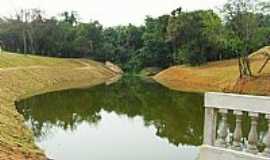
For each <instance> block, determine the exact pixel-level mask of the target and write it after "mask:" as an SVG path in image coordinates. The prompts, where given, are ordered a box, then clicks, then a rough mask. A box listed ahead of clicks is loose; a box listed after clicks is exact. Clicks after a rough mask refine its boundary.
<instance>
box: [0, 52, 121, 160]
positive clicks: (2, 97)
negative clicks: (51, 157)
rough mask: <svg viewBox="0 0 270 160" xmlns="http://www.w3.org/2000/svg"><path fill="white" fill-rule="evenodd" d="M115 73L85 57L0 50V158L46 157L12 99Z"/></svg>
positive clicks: (98, 80) (104, 78)
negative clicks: (41, 55)
mask: <svg viewBox="0 0 270 160" xmlns="http://www.w3.org/2000/svg"><path fill="white" fill-rule="evenodd" d="M115 75H116V74H115V73H114V72H112V71H111V70H109V69H108V68H106V67H105V66H104V65H103V64H101V63H98V62H95V61H91V60H86V59H61V58H47V57H38V56H30V55H19V54H13V53H1V54H0V159H5V160H6V159H8V160H19V159H27V160H39V159H46V157H45V155H44V153H43V152H42V151H41V150H40V149H39V148H37V146H36V145H35V143H34V139H33V134H32V132H31V131H30V129H28V128H27V127H26V126H25V124H24V119H23V117H22V116H21V115H20V114H19V113H18V112H17V110H16V107H15V103H14V102H15V101H18V100H20V99H23V98H26V97H29V96H33V95H36V94H41V93H44V92H50V91H55V90H61V89H68V88H75V87H89V86H93V85H97V84H100V83H103V82H105V81H107V80H109V79H111V78H112V77H114V76H115Z"/></svg>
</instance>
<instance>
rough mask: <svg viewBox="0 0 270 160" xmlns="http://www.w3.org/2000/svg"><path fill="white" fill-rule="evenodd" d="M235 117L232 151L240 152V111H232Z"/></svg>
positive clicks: (241, 113)
mask: <svg viewBox="0 0 270 160" xmlns="http://www.w3.org/2000/svg"><path fill="white" fill-rule="evenodd" d="M233 113H234V114H235V116H236V124H235V130H234V134H233V144H232V149H233V150H237V151H241V150H242V147H241V138H242V115H243V112H242V111H234V112H233Z"/></svg>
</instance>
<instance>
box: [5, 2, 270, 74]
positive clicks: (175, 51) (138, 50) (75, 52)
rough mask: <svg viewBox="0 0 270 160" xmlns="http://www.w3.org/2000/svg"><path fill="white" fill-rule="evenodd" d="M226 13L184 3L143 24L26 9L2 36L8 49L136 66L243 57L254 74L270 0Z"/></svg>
mask: <svg viewBox="0 0 270 160" xmlns="http://www.w3.org/2000/svg"><path fill="white" fill-rule="evenodd" d="M220 13H221V14H219V13H217V12H214V11H213V10H198V11H183V10H182V8H181V7H180V8H178V9H176V10H174V11H172V13H171V14H169V15H162V16H160V17H157V18H153V17H146V19H145V24H144V25H142V26H134V25H132V24H130V25H127V26H116V27H103V26H102V25H101V24H100V23H99V22H98V21H91V22H89V23H82V22H79V21H78V19H79V18H78V14H77V13H76V12H70V13H69V12H65V13H63V14H62V15H61V16H58V17H51V18H46V17H45V16H44V14H45V13H43V12H42V11H40V10H37V9H30V10H22V11H21V12H20V13H18V14H16V16H15V18H4V17H3V18H1V19H0V41H1V43H2V47H3V48H4V49H5V50H8V51H13V52H23V53H32V54H38V55H46V56H56V57H90V58H93V59H96V60H99V61H106V60H109V61H112V62H114V63H116V64H118V65H120V66H121V67H122V68H123V69H124V70H126V71H130V72H133V71H135V72H137V71H140V70H141V69H143V68H146V67H160V68H166V67H168V66H171V65H179V64H190V65H200V64H203V63H206V62H208V61H215V60H223V59H229V58H236V57H239V67H240V71H241V72H240V73H241V75H242V74H244V75H250V74H251V72H250V69H249V62H248V58H247V55H248V54H247V53H251V52H253V51H255V50H257V49H259V48H261V47H263V46H264V45H266V44H269V42H270V40H269V36H270V15H269V4H268V3H258V2H256V1H255V0H228V2H227V3H226V4H224V6H223V8H222V9H221V12H220ZM219 15H222V16H219Z"/></svg>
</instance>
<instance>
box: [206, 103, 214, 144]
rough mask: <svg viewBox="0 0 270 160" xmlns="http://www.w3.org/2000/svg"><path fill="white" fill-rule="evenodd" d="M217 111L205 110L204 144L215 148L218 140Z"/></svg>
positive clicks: (212, 109)
mask: <svg viewBox="0 0 270 160" xmlns="http://www.w3.org/2000/svg"><path fill="white" fill-rule="evenodd" d="M216 123H217V111H216V110H215V109H214V108H208V107H206V108H205V116H204V138H203V144H205V145H209V146H213V145H214V142H215V139H216V129H217V125H216Z"/></svg>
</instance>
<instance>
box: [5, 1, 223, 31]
mask: <svg viewBox="0 0 270 160" xmlns="http://www.w3.org/2000/svg"><path fill="white" fill-rule="evenodd" d="M224 1H225V0H0V6H1V9H0V15H1V16H3V15H10V14H12V13H14V12H15V11H16V10H18V9H21V8H40V9H42V10H45V11H46V13H47V14H48V16H53V15H57V14H59V13H61V12H63V11H66V10H68V11H70V10H74V11H78V12H79V14H80V17H81V18H82V20H83V21H89V20H99V21H100V22H101V23H102V24H104V25H105V26H114V25H119V24H128V23H133V24H136V25H140V24H142V23H143V21H144V18H145V16H146V15H151V16H154V17H156V16H159V15H162V14H169V13H170V12H171V11H172V10H173V9H175V8H177V7H179V6H182V8H183V9H184V10H195V9H208V8H215V7H216V6H220V5H222V4H223V3H224Z"/></svg>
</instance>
